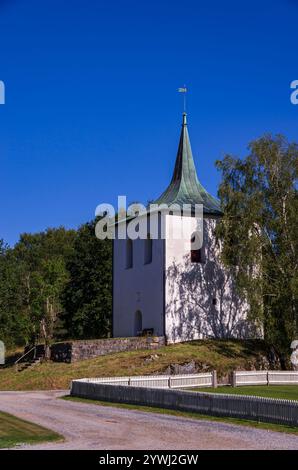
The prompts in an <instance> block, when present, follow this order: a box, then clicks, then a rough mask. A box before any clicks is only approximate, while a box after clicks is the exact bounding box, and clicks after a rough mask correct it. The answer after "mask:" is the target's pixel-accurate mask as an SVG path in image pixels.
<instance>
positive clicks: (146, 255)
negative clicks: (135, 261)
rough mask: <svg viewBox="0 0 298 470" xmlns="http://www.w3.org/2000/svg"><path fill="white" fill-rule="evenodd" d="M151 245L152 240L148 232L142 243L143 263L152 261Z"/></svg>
mask: <svg viewBox="0 0 298 470" xmlns="http://www.w3.org/2000/svg"><path fill="white" fill-rule="evenodd" d="M152 245H153V240H152V238H151V236H150V234H148V235H147V238H146V240H145V245H144V264H149V263H152V248H153V247H152Z"/></svg>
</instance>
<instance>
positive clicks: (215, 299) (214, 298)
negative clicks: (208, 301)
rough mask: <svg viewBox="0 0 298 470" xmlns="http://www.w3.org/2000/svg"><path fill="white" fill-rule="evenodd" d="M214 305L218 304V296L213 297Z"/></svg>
mask: <svg viewBox="0 0 298 470" xmlns="http://www.w3.org/2000/svg"><path fill="white" fill-rule="evenodd" d="M212 305H217V298H216V297H213V299H212Z"/></svg>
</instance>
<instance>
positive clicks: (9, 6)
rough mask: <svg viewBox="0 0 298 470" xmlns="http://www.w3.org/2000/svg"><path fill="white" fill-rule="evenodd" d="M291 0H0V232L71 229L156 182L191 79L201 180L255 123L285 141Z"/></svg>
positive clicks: (172, 148)
mask: <svg viewBox="0 0 298 470" xmlns="http://www.w3.org/2000/svg"><path fill="white" fill-rule="evenodd" d="M297 55H298V1H294V0H280V1H279V0H271V1H267V0H263V1H260V0H259V1H255V0H252V1H250V2H239V1H238V2H236V1H230V0H227V1H213V2H212V1H210V2H205V1H204V2H203V1H199V0H184V1H183V2H181V1H176V0H171V1H166V0H158V1H157V0H151V1H150V2H149V1H146V0H144V1H132V0H126V1H124V0H123V1H121V0H118V1H115V0H109V1H108V0H98V1H95V0H93V1H92V0H85V1H79V0H72V1H70V0H69V1H65V2H61V1H58V0H43V1H42V2H41V1H40V0H26V2H24V1H23V0H10V1H8V0H6V1H5V0H0V80H3V81H4V82H5V85H6V104H5V105H1V106H0V165H1V166H0V168H1V186H0V212H1V213H0V238H1V237H3V238H4V239H5V240H6V241H7V242H8V243H10V244H13V243H15V242H16V241H17V239H18V237H19V234H20V233H21V232H25V231H27V232H35V231H40V230H44V229H45V228H47V227H50V226H59V225H65V226H66V227H76V226H78V225H79V224H81V223H83V222H85V221H87V220H90V219H92V218H93V215H94V210H95V207H96V206H97V204H99V203H102V202H107V203H113V204H115V203H116V198H117V195H118V194H119V195H122V194H126V195H127V198H128V201H136V200H138V201H142V202H145V203H146V202H147V200H149V199H153V198H155V197H157V196H158V195H159V194H160V193H161V192H162V191H163V190H164V189H165V187H166V186H167V184H168V183H169V180H170V178H171V174H172V171H173V165H174V159H175V156H176V150H177V145H178V138H179V132H180V123H181V109H182V102H181V96H180V95H179V94H178V93H177V88H178V87H179V86H182V85H183V84H184V83H186V84H187V86H188V88H189V93H188V122H189V132H190V138H191V142H192V149H193V154H194V158H195V162H196V166H197V170H198V175H199V179H200V180H201V182H202V183H203V185H204V186H205V187H206V188H207V189H208V190H209V191H210V192H211V193H213V194H214V195H215V194H216V192H217V187H218V183H219V180H220V175H219V174H218V173H217V171H216V169H215V167H214V162H215V161H216V160H217V159H221V158H222V157H223V156H224V154H225V153H232V154H236V155H240V156H243V155H245V152H246V147H247V144H248V142H249V141H251V140H252V139H254V138H256V137H258V136H260V135H262V134H263V133H265V132H272V133H277V132H281V133H284V134H285V135H286V136H287V137H288V138H289V139H290V140H297V129H298V106H294V105H292V104H291V102H290V82H291V81H292V80H295V79H298V70H297V68H298V66H297V64H298V61H297Z"/></svg>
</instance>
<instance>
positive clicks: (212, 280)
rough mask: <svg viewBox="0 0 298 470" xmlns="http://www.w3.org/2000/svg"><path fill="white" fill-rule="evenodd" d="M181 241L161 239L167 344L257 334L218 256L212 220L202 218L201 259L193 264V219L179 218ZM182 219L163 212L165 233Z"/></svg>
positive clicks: (244, 336) (194, 226)
mask: <svg viewBox="0 0 298 470" xmlns="http://www.w3.org/2000/svg"><path fill="white" fill-rule="evenodd" d="M183 219H184V221H183V226H184V230H185V229H186V230H185V231H184V234H185V238H184V239H179V240H175V239H172V238H170V239H167V240H166V241H165V332H166V338H167V341H168V342H169V343H172V342H180V341H188V340H192V339H202V338H208V337H213V338H214V337H216V338H228V337H234V338H247V337H255V336H257V334H256V331H255V328H253V326H252V325H250V324H249V323H248V321H247V314H248V304H247V302H246V301H245V299H241V298H240V297H239V294H238V293H237V292H236V289H235V283H234V280H233V277H232V275H231V273H230V271H229V270H227V269H226V268H224V266H223V265H222V263H221V262H220V258H219V255H220V253H219V248H218V246H217V245H216V242H215V237H214V229H215V226H216V223H217V219H215V218H206V217H205V218H204V222H203V227H204V230H203V233H204V243H203V259H204V261H205V262H204V263H191V256H190V246H191V244H190V240H191V236H192V234H193V232H195V231H196V228H197V220H196V218H194V217H185V216H184V217H183ZM181 220H182V219H181V217H179V216H174V215H166V216H165V225H166V231H167V233H168V232H169V231H170V230H173V229H174V230H175V229H177V226H179V225H181V223H182V221H181Z"/></svg>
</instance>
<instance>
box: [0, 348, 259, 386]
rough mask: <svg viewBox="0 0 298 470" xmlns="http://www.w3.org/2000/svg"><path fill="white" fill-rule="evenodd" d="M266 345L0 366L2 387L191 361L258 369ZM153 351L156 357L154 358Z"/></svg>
mask: <svg viewBox="0 0 298 470" xmlns="http://www.w3.org/2000/svg"><path fill="white" fill-rule="evenodd" d="M267 348H268V347H267V345H266V343H265V342H263V341H252V340H251V341H240V340H238V341H237V340H201V341H192V342H188V343H180V344H175V345H170V346H166V347H163V348H160V349H157V350H154V351H150V350H139V351H130V352H122V353H114V354H109V355H107V356H100V357H97V358H95V359H88V360H85V361H80V362H76V363H73V364H65V363H54V362H49V363H43V364H40V365H38V366H36V367H35V368H34V369H32V370H30V369H28V370H24V371H23V372H19V373H16V372H15V369H14V367H12V366H10V367H6V368H2V369H1V368H0V390H48V389H66V388H69V384H70V381H71V380H73V379H77V378H82V377H101V376H103V377H104V376H105V377H106V376H117V375H123V376H127V375H149V374H156V373H157V374H160V373H163V372H164V371H165V370H167V368H168V367H169V366H171V365H173V364H185V363H189V362H190V361H193V362H195V364H196V367H197V369H198V371H211V370H213V369H216V370H217V372H218V375H219V376H224V375H226V374H227V373H229V372H231V371H232V370H235V369H236V368H237V369H244V370H247V369H252V368H254V367H255V368H256V369H258V368H259V367H260V364H261V363H262V358H263V357H264V356H266V353H267ZM153 355H156V356H157V357H154V358H153V360H152V356H153Z"/></svg>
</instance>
